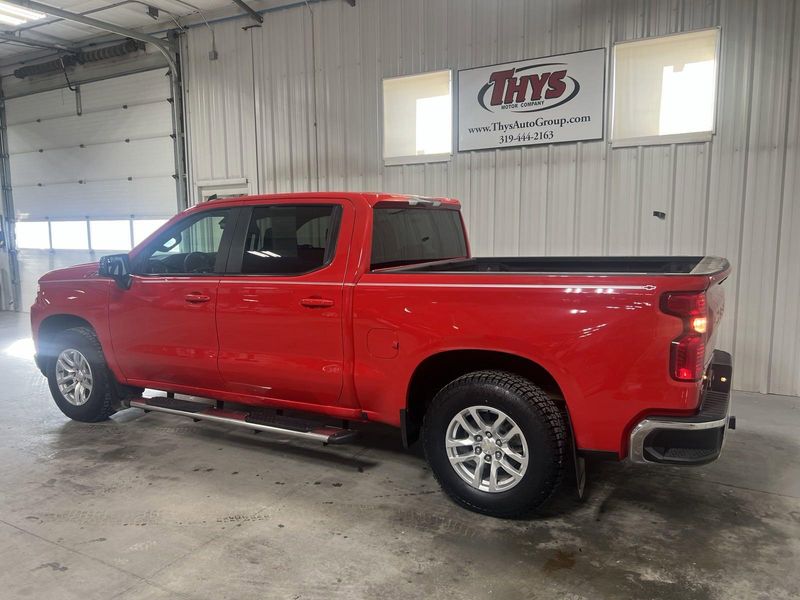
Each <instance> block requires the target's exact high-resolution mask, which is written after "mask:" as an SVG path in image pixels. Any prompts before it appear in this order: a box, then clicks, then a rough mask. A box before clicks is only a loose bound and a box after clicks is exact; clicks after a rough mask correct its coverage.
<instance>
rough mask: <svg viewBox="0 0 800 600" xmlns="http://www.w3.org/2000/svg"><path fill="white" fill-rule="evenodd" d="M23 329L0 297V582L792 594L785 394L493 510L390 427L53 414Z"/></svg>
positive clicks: (77, 593)
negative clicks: (298, 429)
mask: <svg viewBox="0 0 800 600" xmlns="http://www.w3.org/2000/svg"><path fill="white" fill-rule="evenodd" d="M26 336H28V324H27V317H26V316H24V315H14V314H10V313H0V373H2V376H3V386H2V388H0V403H2V407H3V413H2V418H1V419H0V565H2V566H0V598H4V599H5V598H35V599H40V598H47V599H61V598H76V599H78V598H80V599H82V600H88V599H93V598H99V599H109V598H118V599H125V600H134V599H139V600H141V599H145V598H146V599H162V598H199V599H205V598H208V599H214V600H218V599H220V598H235V599H244V598H278V599H283V598H286V599H314V598H320V599H327V598H382V599H393V598H402V599H403V600H409V599H413V598H425V599H428V598H435V597H441V598H454V597H459V598H475V597H479V598H497V599H507V598H515V599H516V598H522V599H534V598H558V599H559V600H562V599H571V600H577V599H587V600H594V599H597V598H637V599H640V598H674V599H680V600H689V599H695V598H698V599H699V598H735V599H746V598H764V599H767V598H768V599H769V600H779V599H786V598H798V597H800V569H798V567H800V477H798V475H800V462H798V459H800V436H798V432H799V431H800V401H798V400H797V399H792V398H786V397H779V396H759V395H755V394H743V393H739V394H736V398H735V412H736V414H737V416H738V417H739V428H738V430H737V431H735V432H733V434H732V435H731V436H730V437H729V440H728V444H727V447H726V448H725V452H724V453H723V456H722V458H721V459H720V460H719V461H717V462H716V463H714V464H713V465H710V466H708V467H703V468H697V469H678V468H663V467H661V468H646V467H641V468H640V467H638V466H632V465H629V464H624V463H620V464H617V463H600V464H597V465H592V466H591V471H590V473H589V477H590V493H589V498H588V500H587V501H585V502H583V503H580V502H578V501H577V500H576V499H575V498H574V494H573V492H572V490H571V489H569V488H568V487H565V488H564V489H563V490H562V491H561V492H560V493H559V494H558V496H557V497H556V498H555V499H554V500H553V501H552V502H551V503H550V504H549V505H548V506H547V507H546V510H545V511H544V513H543V514H542V515H541V516H538V517H536V518H532V519H529V520H523V521H503V520H498V519H492V518H487V517H481V516H478V515H474V514H472V513H469V512H467V511H465V510H462V509H460V508H458V507H456V506H455V505H454V504H452V503H451V502H450V501H449V500H448V499H447V498H446V497H445V496H444V495H443V494H442V493H441V492H440V491H439V489H438V488H437V486H436V483H435V482H434V480H433V478H432V477H431V474H430V472H429V471H428V469H427V467H426V465H425V462H424V461H423V459H422V458H421V456H420V454H419V452H405V451H403V449H402V448H401V446H400V443H399V439H398V436H397V435H396V434H395V432H394V431H393V430H388V429H383V428H379V427H370V428H369V429H368V430H366V432H365V435H364V436H363V438H362V439H361V441H360V442H359V443H358V444H356V445H353V446H346V447H330V448H324V447H321V446H319V445H315V444H313V443H306V442H300V441H296V440H295V441H292V440H288V439H280V438H275V437H273V438H269V437H267V436H266V435H265V434H262V435H259V436H255V435H252V434H249V433H245V432H241V431H236V430H233V429H231V428H228V427H224V426H216V425H214V424H209V423H193V422H191V421H189V420H185V419H182V418H180V417H172V416H167V415H159V414H155V413H150V414H147V415H145V414H144V413H142V412H141V411H139V410H135V409H133V410H128V411H125V412H122V413H118V414H117V415H115V416H114V418H113V419H112V420H111V421H109V422H107V423H103V424H97V425H87V424H82V423H75V422H71V421H68V420H67V419H66V418H65V417H64V416H63V415H62V414H61V413H60V412H59V411H58V409H57V408H56V407H55V405H54V404H53V402H52V400H51V399H50V395H49V392H48V389H47V387H46V385H45V380H44V379H43V378H42V377H41V375H40V374H39V373H38V372H37V371H36V368H35V367H34V365H33V362H32V360H31V359H30V358H28V357H27V356H25V354H26V351H27V348H26V344H25V342H24V338H25V337H26ZM18 340H23V341H18Z"/></svg>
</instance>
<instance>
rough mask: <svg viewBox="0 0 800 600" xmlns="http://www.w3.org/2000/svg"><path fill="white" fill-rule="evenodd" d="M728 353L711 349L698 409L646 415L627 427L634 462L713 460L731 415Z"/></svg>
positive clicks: (730, 424)
mask: <svg viewBox="0 0 800 600" xmlns="http://www.w3.org/2000/svg"><path fill="white" fill-rule="evenodd" d="M732 376H733V362H732V360H731V355H730V354H728V353H727V352H722V351H720V350H716V351H714V356H713V358H712V361H711V367H710V368H709V371H708V381H707V385H706V388H705V391H704V392H703V398H702V401H701V404H700V410H699V412H698V413H697V414H695V415H692V416H689V417H667V416H664V417H658V416H656V417H648V418H646V419H643V420H642V421H639V423H637V424H636V426H635V427H634V428H633V430H631V435H630V444H629V446H628V447H629V450H628V457H629V458H630V459H631V461H633V462H635V463H657V464H670V465H703V464H706V463H709V462H711V461H713V460H716V459H717V458H718V457H719V455H720V452H721V451H722V447H723V445H724V443H725V430H726V429H727V428H728V427H730V428H731V429H734V428H735V426H736V419H735V417H733V416H731V414H730V411H731V402H730V389H731V378H732Z"/></svg>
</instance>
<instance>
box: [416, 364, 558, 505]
mask: <svg viewBox="0 0 800 600" xmlns="http://www.w3.org/2000/svg"><path fill="white" fill-rule="evenodd" d="M423 437H424V445H425V454H426V456H427V459H428V462H429V463H430V465H431V470H432V471H433V473H434V475H435V477H436V479H437V480H438V481H439V483H440V484H441V486H442V488H443V489H444V491H445V492H446V493H447V494H448V495H449V496H450V497H451V498H453V499H454V500H455V501H456V502H458V503H459V504H461V505H462V506H465V507H466V508H469V509H470V510H474V511H477V512H481V513H484V514H488V515H492V516H497V517H516V516H521V515H523V514H525V513H528V512H530V511H531V510H533V509H534V508H536V507H538V506H539V505H541V504H542V503H543V502H544V501H545V500H547V499H548V498H549V497H550V495H551V494H552V493H553V491H554V490H555V489H556V487H557V486H558V484H559V483H560V481H561V476H562V472H563V469H564V463H565V461H566V452H567V426H566V423H565V419H564V416H563V414H562V411H561V410H560V409H559V407H558V405H557V404H556V403H555V402H554V401H553V400H551V399H550V398H549V397H548V396H547V395H546V394H545V393H544V392H543V391H542V390H541V389H540V388H538V387H537V386H535V385H534V384H533V383H531V382H530V381H528V380H527V379H525V378H524V377H520V376H519V375H514V374H511V373H506V372H503V371H478V372H475V373H469V374H467V375H464V376H462V377H459V378H458V379H456V380H455V381H453V382H451V383H450V384H448V385H447V386H445V387H444V388H443V389H442V390H440V391H439V393H438V394H437V395H436V397H435V398H434V400H433V403H432V404H431V407H430V408H429V409H428V412H427V414H426V416H425V423H424V432H423Z"/></svg>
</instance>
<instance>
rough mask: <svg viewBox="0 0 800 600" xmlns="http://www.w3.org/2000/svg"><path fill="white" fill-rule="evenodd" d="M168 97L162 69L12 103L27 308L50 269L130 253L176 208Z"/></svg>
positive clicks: (12, 145)
mask: <svg viewBox="0 0 800 600" xmlns="http://www.w3.org/2000/svg"><path fill="white" fill-rule="evenodd" d="M169 97H170V86H169V77H168V76H167V72H166V70H163V69H158V70H155V71H148V72H145V73H137V74H133V75H126V76H123V77H115V78H113V79H108V80H105V81H99V82H96V83H90V84H84V85H82V86H80V96H79V98H78V95H77V94H76V93H75V92H73V91H71V90H69V89H66V88H65V89H61V90H55V91H50V92H43V93H40V94H34V95H31V96H25V97H21V98H14V99H11V100H8V101H7V102H6V114H7V119H8V143H9V150H10V164H11V183H12V187H13V193H14V205H15V210H16V218H17V225H16V235H17V246H18V248H19V249H20V252H19V265H20V280H21V283H22V306H23V308H27V307H28V306H29V305H30V303H31V302H32V300H33V296H34V294H35V287H36V281H37V279H38V278H39V277H40V276H41V275H42V274H43V273H45V272H47V271H49V270H52V269H54V268H59V267H62V266H67V265H70V264H76V263H80V262H88V261H93V260H97V257H99V256H101V255H102V254H107V253H109V252H114V251H124V250H129V249H130V248H131V247H132V245H133V244H135V243H137V242H138V241H139V240H141V239H143V238H144V237H145V236H147V235H148V234H149V233H150V232H151V231H152V230H153V229H154V228H155V227H157V226H158V225H160V224H161V223H163V222H164V220H165V219H167V218H168V217H170V216H171V215H173V214H174V213H175V212H176V210H177V198H176V191H175V179H174V177H173V174H174V172H175V166H174V154H173V140H172V138H171V137H170V136H171V133H172V116H171V106H170V103H169ZM79 113H80V114H79Z"/></svg>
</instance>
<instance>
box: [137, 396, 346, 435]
mask: <svg viewBox="0 0 800 600" xmlns="http://www.w3.org/2000/svg"><path fill="white" fill-rule="evenodd" d="M130 405H131V408H140V409H142V410H143V411H145V412H149V411H153V412H162V413H167V414H170V415H178V416H181V417H189V418H191V419H194V420H195V421H212V422H214V423H224V424H225V425H233V426H234V427H241V428H242V429H250V430H252V431H255V432H256V433H259V432H261V431H268V432H271V433H278V434H281V435H288V436H292V437H298V438H303V439H306V440H315V441H317V442H322V443H323V444H347V443H348V442H352V441H353V440H354V439H355V438H356V437H357V436H358V432H357V431H355V430H353V429H341V428H339V427H330V426H327V425H319V424H317V423H311V422H309V421H304V420H302V419H295V418H292V417H284V416H280V415H254V414H253V413H251V412H248V411H244V410H228V409H226V408H216V406H215V405H214V404H206V403H201V402H190V401H188V400H179V399H177V398H164V397H159V398H138V399H136V400H131V403H130Z"/></svg>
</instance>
